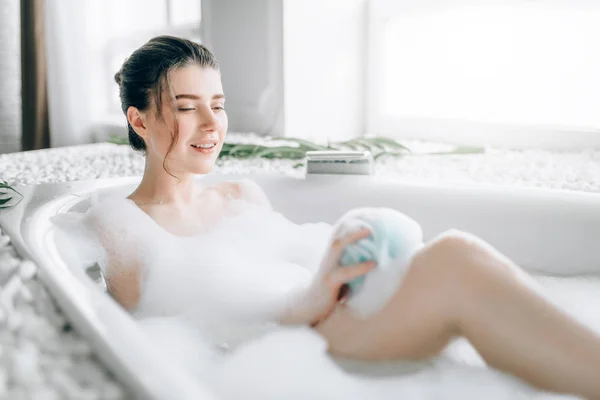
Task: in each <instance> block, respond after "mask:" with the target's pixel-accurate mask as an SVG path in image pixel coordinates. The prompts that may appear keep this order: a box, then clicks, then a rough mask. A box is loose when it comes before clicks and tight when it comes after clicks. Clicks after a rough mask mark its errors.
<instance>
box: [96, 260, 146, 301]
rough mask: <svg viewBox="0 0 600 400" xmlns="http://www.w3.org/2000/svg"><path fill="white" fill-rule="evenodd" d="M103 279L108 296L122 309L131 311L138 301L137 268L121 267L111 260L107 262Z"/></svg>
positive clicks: (134, 266) (138, 283)
mask: <svg viewBox="0 0 600 400" xmlns="http://www.w3.org/2000/svg"><path fill="white" fill-rule="evenodd" d="M105 279H106V286H107V288H108V292H109V294H110V295H111V296H112V297H113V298H114V299H115V300H116V301H117V303H119V304H120V305H121V306H122V307H123V308H125V309H126V310H128V311H132V310H133V309H134V308H135V307H136V306H137V304H138V302H139V299H140V268H139V266H138V265H136V264H134V265H133V266H132V265H128V266H123V265H120V264H119V263H118V262H117V261H116V260H115V259H114V258H113V260H109V264H108V267H107V270H106V276H105Z"/></svg>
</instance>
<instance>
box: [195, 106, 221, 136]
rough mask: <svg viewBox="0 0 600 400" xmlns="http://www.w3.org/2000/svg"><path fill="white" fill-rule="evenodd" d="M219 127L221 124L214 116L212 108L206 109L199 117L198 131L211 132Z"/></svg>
mask: <svg viewBox="0 0 600 400" xmlns="http://www.w3.org/2000/svg"><path fill="white" fill-rule="evenodd" d="M220 127H221V122H220V121H219V119H218V118H217V117H216V116H215V114H214V112H213V110H212V108H210V107H206V108H204V111H203V112H202V115H201V116H200V129H201V130H202V131H208V132H213V131H216V130H218V129H219V128H220Z"/></svg>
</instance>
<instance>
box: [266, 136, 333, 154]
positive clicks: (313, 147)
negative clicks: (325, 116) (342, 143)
mask: <svg viewBox="0 0 600 400" xmlns="http://www.w3.org/2000/svg"><path fill="white" fill-rule="evenodd" d="M271 141H284V142H292V143H297V144H298V145H300V147H303V148H306V149H308V150H307V151H313V150H331V149H330V148H329V147H327V146H322V145H320V144H316V143H313V142H309V141H308V140H304V139H298V138H287V137H286V138H272V139H271Z"/></svg>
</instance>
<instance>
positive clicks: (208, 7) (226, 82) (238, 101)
mask: <svg viewBox="0 0 600 400" xmlns="http://www.w3.org/2000/svg"><path fill="white" fill-rule="evenodd" d="M282 5H283V4H282V1H281V0H252V1H247V0H203V1H202V22H201V36H202V41H203V43H204V44H206V45H207V46H208V47H209V48H210V49H211V50H212V51H213V53H214V54H215V56H216V57H217V59H218V60H219V63H220V64H221V73H222V76H223V86H224V90H225V95H226V96H227V104H226V109H227V114H228V116H229V130H230V131H235V132H256V133H258V134H273V133H276V134H280V133H281V121H280V118H281V117H282V115H281V114H282V113H283V110H282V107H281V104H282V102H283V100H282V98H283V93H282V91H283V87H282V84H281V82H282V80H283V76H282V74H283V64H282V63H283V58H282V50H281V48H282V33H281V32H282V21H283V19H282ZM278 124H279V125H278Z"/></svg>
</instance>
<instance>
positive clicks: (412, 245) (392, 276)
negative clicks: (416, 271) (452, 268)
mask: <svg viewBox="0 0 600 400" xmlns="http://www.w3.org/2000/svg"><path fill="white" fill-rule="evenodd" d="M364 228H366V229H368V230H370V231H371V235H370V236H369V237H367V238H365V239H361V240H359V241H357V242H355V243H352V244H350V245H348V246H346V248H345V249H344V251H343V253H342V256H341V257H340V260H339V262H340V265H342V266H349V265H355V264H358V263H361V262H366V261H371V260H373V261H375V262H376V264H377V265H376V267H375V268H374V269H372V270H371V271H370V272H369V273H367V274H366V275H363V276H361V277H359V278H356V279H354V280H353V281H351V282H350V283H349V286H350V297H349V298H348V301H347V305H348V306H349V307H350V308H351V309H353V310H354V311H355V312H356V313H358V314H359V315H360V316H362V317H368V316H370V315H372V314H374V313H376V312H377V311H379V310H380V309H381V308H383V306H385V304H386V303H387V302H388V301H389V299H390V298H391V297H392V296H393V295H394V293H395V292H396V290H397V289H398V286H399V284H400V282H401V280H402V276H403V275H404V273H405V272H406V269H407V268H408V265H409V263H410V260H411V259H412V257H413V256H414V254H415V253H416V252H417V251H418V250H419V249H420V248H422V247H423V231H422V229H421V226H420V225H419V224H418V223H417V222H416V221H415V220H414V219H412V218H410V217H408V216H407V215H405V214H403V213H401V212H399V211H396V210H393V209H390V208H357V209H353V210H351V211H349V212H348V213H346V214H345V215H344V216H343V217H342V218H341V219H340V220H339V221H338V222H337V224H336V226H335V228H334V238H340V237H344V236H346V235H348V234H350V233H352V232H356V231H358V230H361V229H364Z"/></svg>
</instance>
